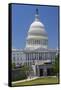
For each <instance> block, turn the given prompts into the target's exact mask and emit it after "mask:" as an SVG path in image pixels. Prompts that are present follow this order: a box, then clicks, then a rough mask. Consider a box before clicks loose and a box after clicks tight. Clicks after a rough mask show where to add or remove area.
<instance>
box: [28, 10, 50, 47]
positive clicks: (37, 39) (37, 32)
mask: <svg viewBox="0 0 61 90" xmlns="http://www.w3.org/2000/svg"><path fill="white" fill-rule="evenodd" d="M47 47H48V36H47V32H46V31H45V27H44V24H43V23H42V22H40V20H39V14H38V9H36V15H35V20H34V21H33V23H32V24H31V25H30V28H29V31H28V36H27V38H26V48H35V49H36V48H47Z"/></svg>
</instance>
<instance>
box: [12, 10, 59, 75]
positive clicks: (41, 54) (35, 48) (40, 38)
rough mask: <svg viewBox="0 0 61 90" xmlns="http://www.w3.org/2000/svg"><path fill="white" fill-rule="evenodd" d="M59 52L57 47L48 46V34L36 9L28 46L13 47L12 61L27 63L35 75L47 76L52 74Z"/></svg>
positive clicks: (27, 42) (27, 40)
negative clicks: (53, 64) (53, 63)
mask: <svg viewBox="0 0 61 90" xmlns="http://www.w3.org/2000/svg"><path fill="white" fill-rule="evenodd" d="M57 53H58V50H57V49H51V48H48V34H47V32H46V31H45V27H44V24H43V23H42V22H40V19H39V13H38V9H36V14H35V20H34V21H33V22H32V24H31V25H30V28H29V31H28V35H27V37H26V46H25V48H24V49H12V63H14V62H15V64H16V65H17V64H20V63H22V64H24V63H26V64H27V65H28V66H31V67H32V69H33V74H32V75H33V76H47V75H51V71H52V62H53V61H54V58H55V56H56V54H57Z"/></svg>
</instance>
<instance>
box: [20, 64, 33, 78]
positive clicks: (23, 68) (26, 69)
mask: <svg viewBox="0 0 61 90" xmlns="http://www.w3.org/2000/svg"><path fill="white" fill-rule="evenodd" d="M21 70H22V71H23V72H25V73H26V76H27V77H28V76H29V75H30V74H31V71H32V70H33V69H32V67H31V66H28V65H26V64H24V65H23V66H22V67H21Z"/></svg>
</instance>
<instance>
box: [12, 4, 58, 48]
mask: <svg viewBox="0 0 61 90" xmlns="http://www.w3.org/2000/svg"><path fill="white" fill-rule="evenodd" d="M36 8H38V10H39V17H40V21H41V22H42V23H43V24H44V26H45V30H46V31H47V33H48V47H49V48H57V41H58V7H51V6H49V7H48V6H33V5H20V4H12V47H13V48H24V47H25V44H26V37H27V32H28V30H29V26H30V24H31V23H32V22H33V21H34V19H35V12H36Z"/></svg>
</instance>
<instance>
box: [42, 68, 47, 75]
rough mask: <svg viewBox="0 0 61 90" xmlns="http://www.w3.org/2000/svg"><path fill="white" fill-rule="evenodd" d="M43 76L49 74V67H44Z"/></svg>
mask: <svg viewBox="0 0 61 90" xmlns="http://www.w3.org/2000/svg"><path fill="white" fill-rule="evenodd" d="M43 76H47V68H45V67H44V68H43Z"/></svg>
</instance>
